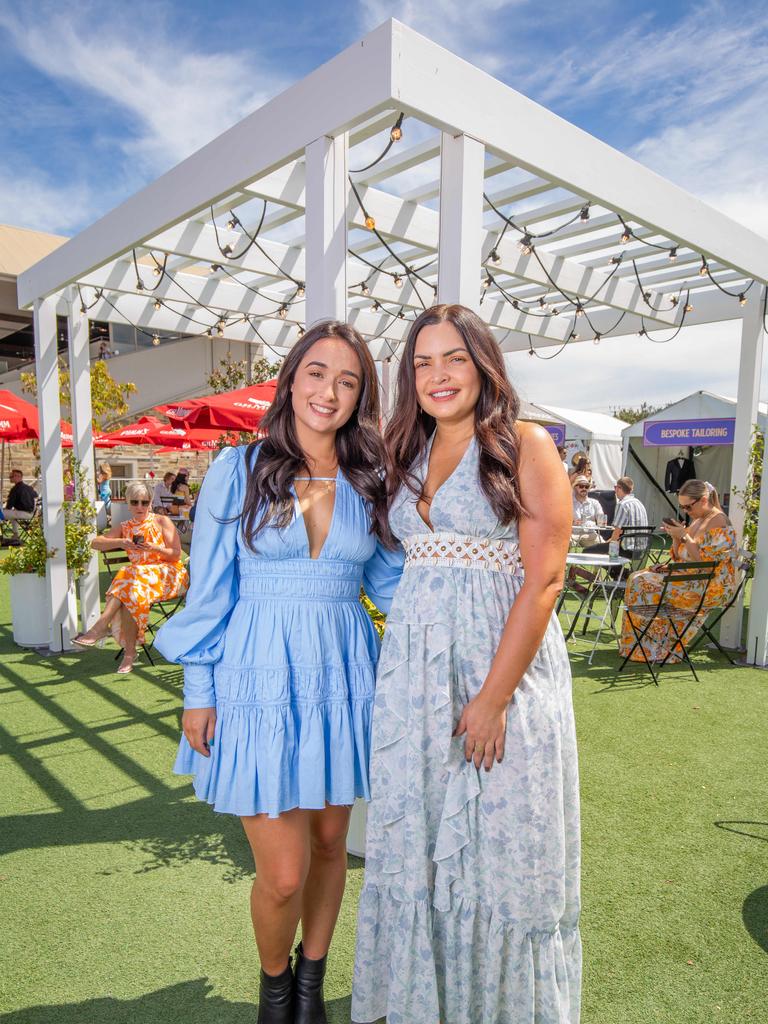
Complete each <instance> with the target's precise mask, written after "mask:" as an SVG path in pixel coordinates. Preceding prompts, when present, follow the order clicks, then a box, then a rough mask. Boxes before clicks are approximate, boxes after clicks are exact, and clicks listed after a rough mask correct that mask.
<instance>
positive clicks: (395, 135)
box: [389, 124, 403, 142]
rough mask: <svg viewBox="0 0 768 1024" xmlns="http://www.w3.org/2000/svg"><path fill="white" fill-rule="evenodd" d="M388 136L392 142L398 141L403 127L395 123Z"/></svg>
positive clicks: (401, 135)
mask: <svg viewBox="0 0 768 1024" xmlns="http://www.w3.org/2000/svg"><path fill="white" fill-rule="evenodd" d="M389 137H390V139H391V140H392V141H393V142H399V141H400V139H402V137H403V129H402V128H401V127H400V125H398V124H396V125H394V126H393V128H392V131H391V132H390V133H389Z"/></svg>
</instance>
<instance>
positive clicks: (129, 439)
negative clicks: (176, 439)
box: [104, 416, 172, 445]
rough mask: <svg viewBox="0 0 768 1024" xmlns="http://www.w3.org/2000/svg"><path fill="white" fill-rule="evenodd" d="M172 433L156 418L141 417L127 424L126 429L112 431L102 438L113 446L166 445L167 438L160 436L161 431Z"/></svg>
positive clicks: (166, 425)
mask: <svg viewBox="0 0 768 1024" xmlns="http://www.w3.org/2000/svg"><path fill="white" fill-rule="evenodd" d="M169 430H170V431H172V428H170V427H169V426H168V424H167V423H163V422H162V421H161V420H159V419H158V418H157V417H156V416H142V417H141V419H140V420H137V421H136V423H129V424H128V426H127V427H121V428H120V430H113V431H111V433H109V434H105V435H104V438H105V440H107V441H110V442H111V443H112V444H114V445H119V444H151V445H158V444H167V443H168V438H167V436H161V433H162V431H166V432H167V431H169Z"/></svg>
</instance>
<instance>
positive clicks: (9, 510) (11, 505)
mask: <svg viewBox="0 0 768 1024" xmlns="http://www.w3.org/2000/svg"><path fill="white" fill-rule="evenodd" d="M10 480H11V489H10V491H8V497H7V498H6V501H5V509H4V518H5V519H7V520H8V521H9V522H10V524H11V530H12V531H13V540H12V541H11V543H12V544H18V543H19V521H20V520H21V521H29V520H30V519H31V518H32V516H33V515H34V513H35V502H36V501H37V491H35V490H34V489H33V488H32V487H30V486H29V484H25V483H24V475H23V473H22V472H21V470H20V469H12V470H11V476H10Z"/></svg>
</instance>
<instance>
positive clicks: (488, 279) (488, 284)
mask: <svg viewBox="0 0 768 1024" xmlns="http://www.w3.org/2000/svg"><path fill="white" fill-rule="evenodd" d="M492 284H493V278H492V277H491V275H490V274H489V275H488V276H487V277H486V278H484V279H483V288H484V290H485V291H488V289H489V288H490V287H491V285H492Z"/></svg>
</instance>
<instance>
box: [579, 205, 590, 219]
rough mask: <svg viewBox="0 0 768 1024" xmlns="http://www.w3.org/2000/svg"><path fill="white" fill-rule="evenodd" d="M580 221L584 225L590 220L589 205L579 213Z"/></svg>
mask: <svg viewBox="0 0 768 1024" xmlns="http://www.w3.org/2000/svg"><path fill="white" fill-rule="evenodd" d="M579 220H580V221H582V223H583V222H584V221H588V220H589V203H587V205H586V206H582V208H581V210H580V211H579Z"/></svg>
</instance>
